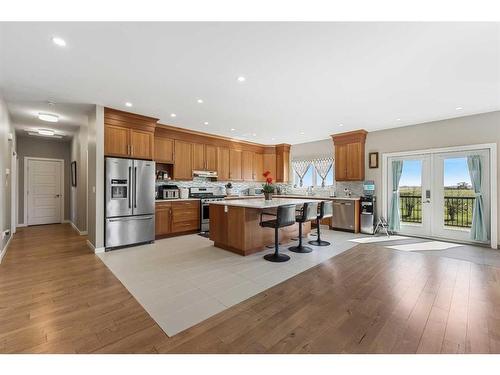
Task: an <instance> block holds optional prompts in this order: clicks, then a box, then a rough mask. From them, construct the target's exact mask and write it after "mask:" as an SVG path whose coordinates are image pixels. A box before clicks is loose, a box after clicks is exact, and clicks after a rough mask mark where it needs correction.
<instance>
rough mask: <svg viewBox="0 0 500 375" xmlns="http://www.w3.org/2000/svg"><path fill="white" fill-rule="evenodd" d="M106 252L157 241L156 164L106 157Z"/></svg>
mask: <svg viewBox="0 0 500 375" xmlns="http://www.w3.org/2000/svg"><path fill="white" fill-rule="evenodd" d="M105 168H106V169H105V174H106V194H105V199H106V222H105V247H106V251H108V250H110V249H113V248H115V247H121V246H128V245H133V244H139V243H145V242H153V241H154V239H155V196H154V191H155V188H154V181H155V162H154V161H148V160H134V159H118V158H106V160H105Z"/></svg>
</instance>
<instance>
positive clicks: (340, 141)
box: [331, 130, 367, 181]
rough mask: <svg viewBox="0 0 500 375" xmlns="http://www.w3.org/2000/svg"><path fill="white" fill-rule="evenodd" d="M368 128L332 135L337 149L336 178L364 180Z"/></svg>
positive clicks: (339, 179) (340, 179) (338, 179)
mask: <svg viewBox="0 0 500 375" xmlns="http://www.w3.org/2000/svg"><path fill="white" fill-rule="evenodd" d="M366 134H367V132H366V130H356V131H352V132H347V133H341V134H334V135H332V136H331V137H332V140H333V146H334V149H335V180H336V181H363V180H364V178H365V141H366Z"/></svg>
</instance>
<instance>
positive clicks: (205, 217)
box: [189, 187, 226, 232]
mask: <svg viewBox="0 0 500 375" xmlns="http://www.w3.org/2000/svg"><path fill="white" fill-rule="evenodd" d="M189 197H190V198H198V199H200V201H201V210H200V223H201V225H200V227H201V231H202V232H208V231H209V230H210V214H209V204H210V202H214V201H222V200H224V198H225V197H226V196H225V195H222V194H220V188H217V187H192V188H189Z"/></svg>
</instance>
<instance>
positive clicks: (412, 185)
mask: <svg viewBox="0 0 500 375" xmlns="http://www.w3.org/2000/svg"><path fill="white" fill-rule="evenodd" d="M490 151H491V150H490V149H488V148H477V149H474V148H469V147H467V148H466V149H462V150H460V151H457V150H455V149H453V150H451V149H442V150H430V151H422V152H417V151H415V152H410V153H406V154H405V153H395V154H388V155H384V160H383V162H384V170H385V173H384V186H383V190H384V197H383V199H384V200H385V202H384V203H383V210H384V213H385V215H387V216H386V217H389V220H391V218H390V217H391V214H392V216H396V215H395V214H394V213H395V212H398V214H399V218H396V220H399V225H395V227H396V228H397V230H396V231H397V233H399V234H403V235H405V234H406V235H410V236H417V237H429V238H440V239H447V240H451V241H456V242H473V243H489V242H490V241H491V243H492V247H493V246H495V247H496V223H495V224H493V223H492V218H493V216H494V215H495V217H496V212H494V215H493V213H492V196H493V195H492V188H493V186H492V183H491V169H492V166H491V155H490V154H491V152H490ZM472 160H476V161H477V160H480V161H479V164H480V168H479V169H480V178H479V179H478V178H477V174H476V173H477V170H478V168H477V167H475V166H474V165H473V164H471V163H473V162H472ZM471 174H472V175H474V176H475V177H473V176H471ZM395 177H396V179H395ZM397 177H399V184H398V185H396V186H397V188H396V190H395V189H394V186H395V185H394V184H395V180H396V181H398V179H397ZM474 178H475V180H474ZM478 186H480V192H479V191H478ZM396 196H397V205H396V206H393V205H392V201H393V199H396V198H395V197H396ZM479 199H480V200H481V202H479ZM478 204H479V206H480V207H479V208H477V207H476V205H478ZM495 204H496V203H495ZM495 211H496V210H495ZM474 215H477V216H480V217H481V218H482V222H481V223H480V224H481V225H478V222H476V223H474V220H476V219H475V218H474ZM393 220H394V219H393ZM495 221H496V220H495ZM478 228H480V229H483V232H484V233H486V235H485V236H482V237H481V236H478V235H477V229H478Z"/></svg>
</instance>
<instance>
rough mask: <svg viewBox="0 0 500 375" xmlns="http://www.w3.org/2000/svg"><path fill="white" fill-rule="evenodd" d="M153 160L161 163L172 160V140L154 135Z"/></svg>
mask: <svg viewBox="0 0 500 375" xmlns="http://www.w3.org/2000/svg"><path fill="white" fill-rule="evenodd" d="M154 155H155V157H154V160H155V161H157V162H162V163H173V162H174V141H173V140H172V139H170V138H163V137H155V147H154Z"/></svg>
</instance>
